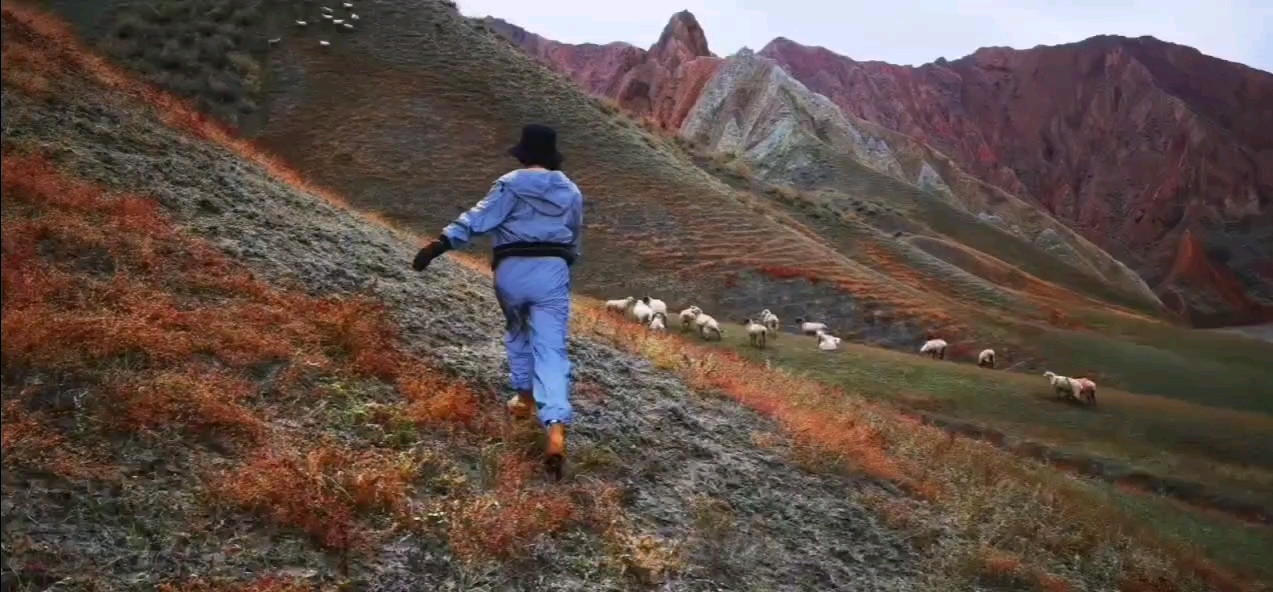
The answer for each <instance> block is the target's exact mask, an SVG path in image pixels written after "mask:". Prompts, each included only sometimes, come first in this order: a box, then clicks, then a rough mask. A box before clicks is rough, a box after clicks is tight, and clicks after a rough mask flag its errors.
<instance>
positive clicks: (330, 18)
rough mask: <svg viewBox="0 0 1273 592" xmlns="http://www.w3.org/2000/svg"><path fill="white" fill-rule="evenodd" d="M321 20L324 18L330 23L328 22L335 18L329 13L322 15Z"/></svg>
mask: <svg viewBox="0 0 1273 592" xmlns="http://www.w3.org/2000/svg"><path fill="white" fill-rule="evenodd" d="M323 18H325V19H327V20H329V21H330V20H332V19H335V18H336V17H335V16H333V15H332V14H331V13H323Z"/></svg>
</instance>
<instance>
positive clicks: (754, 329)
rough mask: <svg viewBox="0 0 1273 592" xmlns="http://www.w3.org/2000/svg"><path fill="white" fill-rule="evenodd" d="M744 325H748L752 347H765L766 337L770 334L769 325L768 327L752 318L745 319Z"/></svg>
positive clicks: (748, 337)
mask: <svg viewBox="0 0 1273 592" xmlns="http://www.w3.org/2000/svg"><path fill="white" fill-rule="evenodd" d="M743 326H744V327H747V340H748V341H749V342H750V343H751V346H752V347H760V348H763V347H765V337H766V336H768V334H769V327H766V326H764V325H762V324H760V323H757V322H756V321H753V320H752V319H747V320H745V321H743Z"/></svg>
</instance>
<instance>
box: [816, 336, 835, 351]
mask: <svg viewBox="0 0 1273 592" xmlns="http://www.w3.org/2000/svg"><path fill="white" fill-rule="evenodd" d="M817 336H818V349H820V350H822V351H835V350H836V349H839V347H840V338H839V337H836V336H835V335H832V334H830V333H827V332H825V331H820V332H818V333H817Z"/></svg>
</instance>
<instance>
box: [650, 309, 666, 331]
mask: <svg viewBox="0 0 1273 592" xmlns="http://www.w3.org/2000/svg"><path fill="white" fill-rule="evenodd" d="M650 330H651V331H666V330H667V315H666V314H664V313H661V312H656V313H654V315H653V316H652V317H651V318H650Z"/></svg>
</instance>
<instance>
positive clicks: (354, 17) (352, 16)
mask: <svg viewBox="0 0 1273 592" xmlns="http://www.w3.org/2000/svg"><path fill="white" fill-rule="evenodd" d="M349 18H351V19H353V20H358V15H356V14H354V13H352V12H351V13H349Z"/></svg>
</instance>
